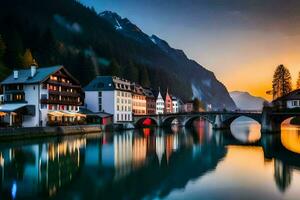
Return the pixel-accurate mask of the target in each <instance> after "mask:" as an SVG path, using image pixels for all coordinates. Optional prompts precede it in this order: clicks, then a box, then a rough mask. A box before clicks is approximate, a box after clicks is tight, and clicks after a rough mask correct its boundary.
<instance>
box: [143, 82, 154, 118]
mask: <svg viewBox="0 0 300 200" xmlns="http://www.w3.org/2000/svg"><path fill="white" fill-rule="evenodd" d="M144 94H145V95H146V113H147V115H155V113H156V99H155V96H154V94H153V92H152V90H151V88H144Z"/></svg>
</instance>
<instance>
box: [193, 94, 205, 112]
mask: <svg viewBox="0 0 300 200" xmlns="http://www.w3.org/2000/svg"><path fill="white" fill-rule="evenodd" d="M200 109H204V104H203V103H202V102H201V101H200V100H199V99H198V98H197V97H195V98H194V99H193V110H194V111H195V112H199V111H200Z"/></svg>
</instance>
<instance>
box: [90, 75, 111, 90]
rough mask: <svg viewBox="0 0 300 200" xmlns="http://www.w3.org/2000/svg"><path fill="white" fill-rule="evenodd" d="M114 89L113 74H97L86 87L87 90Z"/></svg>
mask: <svg viewBox="0 0 300 200" xmlns="http://www.w3.org/2000/svg"><path fill="white" fill-rule="evenodd" d="M114 89H115V85H114V82H113V78H112V76H97V77H96V78H95V79H94V80H92V81H91V82H90V83H89V84H88V85H87V86H85V88H84V90H85V91H99V90H101V91H110V90H114Z"/></svg>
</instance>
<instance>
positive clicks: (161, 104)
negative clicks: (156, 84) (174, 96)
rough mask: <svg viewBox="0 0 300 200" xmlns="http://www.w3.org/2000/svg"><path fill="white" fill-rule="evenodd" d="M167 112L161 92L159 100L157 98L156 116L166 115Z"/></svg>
mask: <svg viewBox="0 0 300 200" xmlns="http://www.w3.org/2000/svg"><path fill="white" fill-rule="evenodd" d="M164 112H165V101H164V99H163V98H162V96H161V93H160V91H159V92H158V95H157V98H156V114H157V115H160V114H164Z"/></svg>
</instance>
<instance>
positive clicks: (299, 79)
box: [296, 72, 300, 89]
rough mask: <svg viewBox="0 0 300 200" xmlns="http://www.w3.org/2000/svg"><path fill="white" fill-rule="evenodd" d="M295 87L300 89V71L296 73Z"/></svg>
mask: <svg viewBox="0 0 300 200" xmlns="http://www.w3.org/2000/svg"><path fill="white" fill-rule="evenodd" d="M296 87H297V89H300V72H299V75H298V80H297V85H296Z"/></svg>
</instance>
